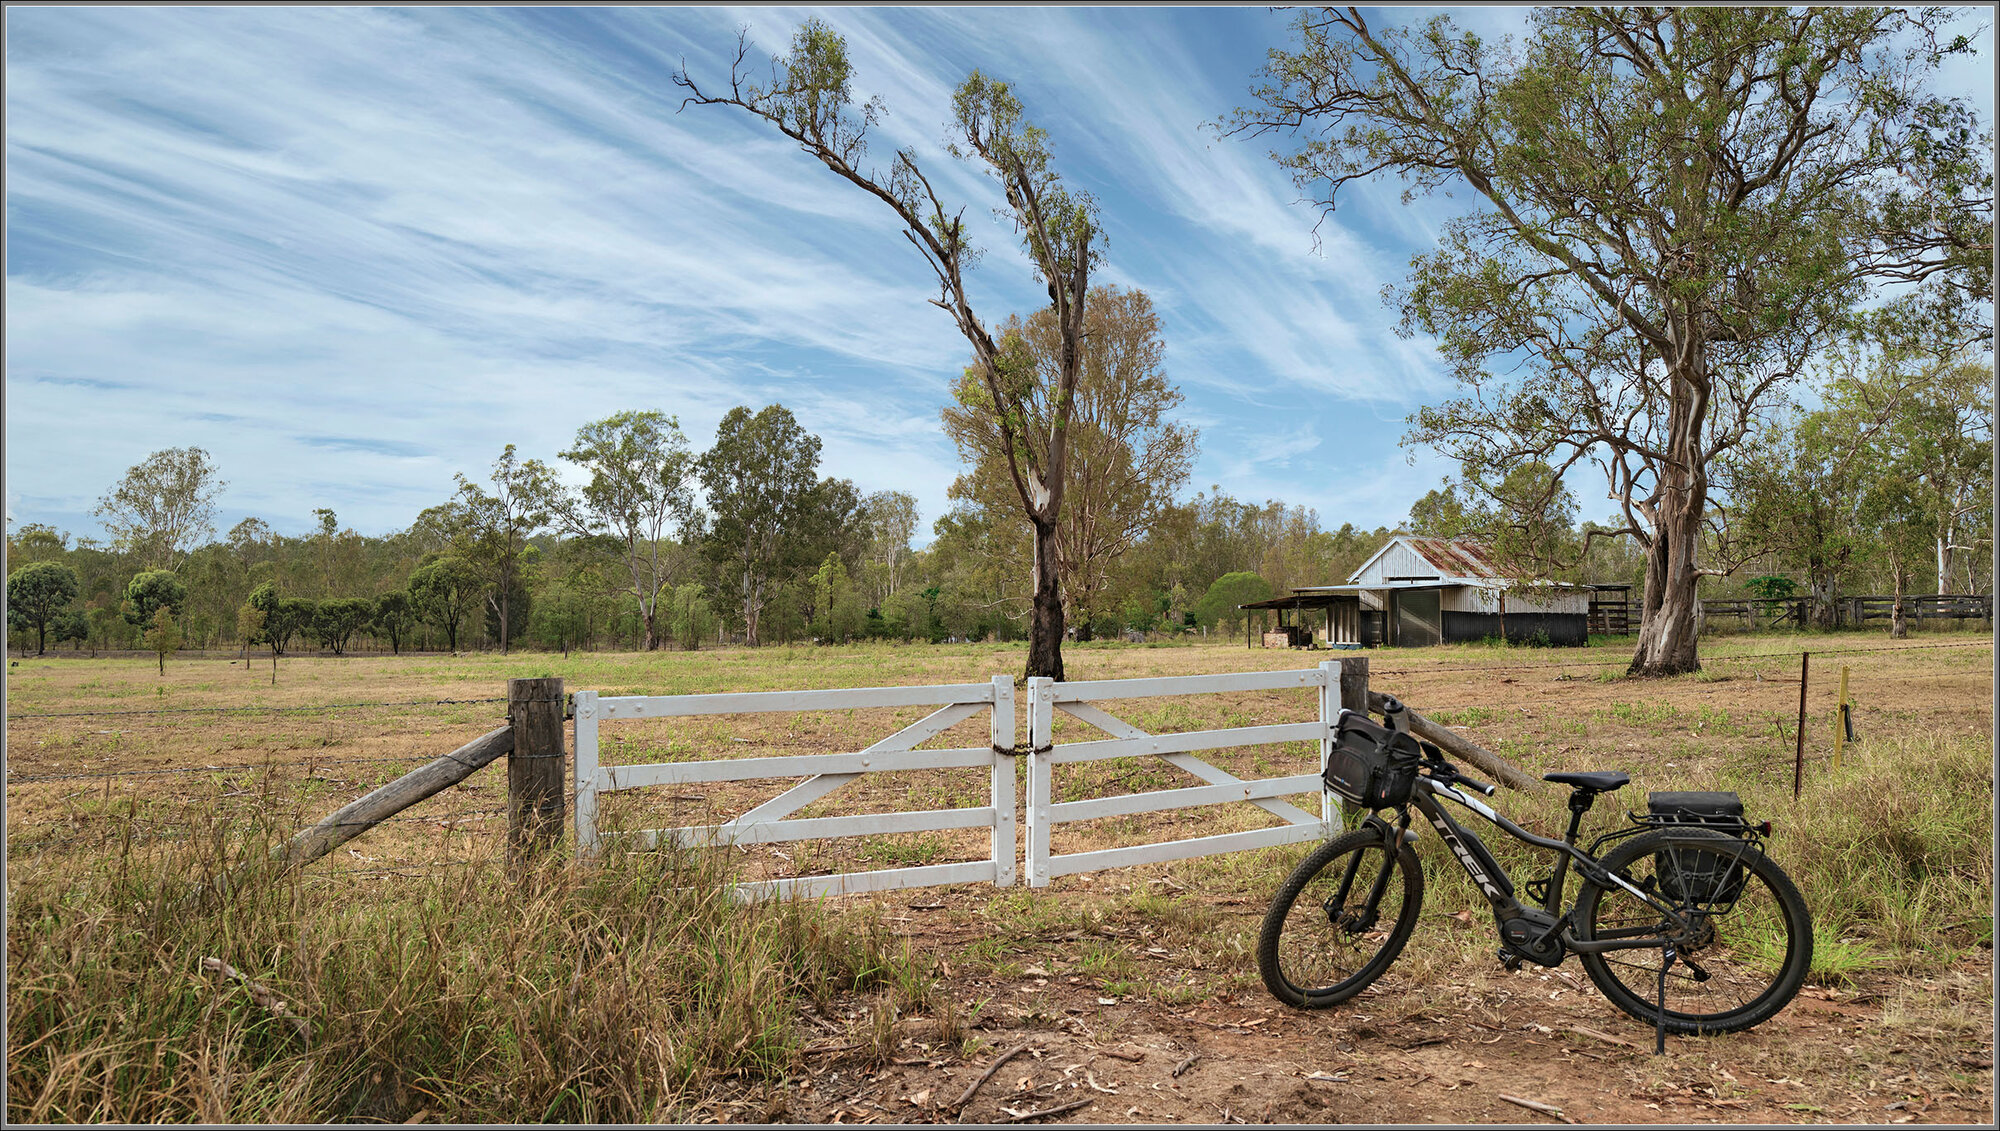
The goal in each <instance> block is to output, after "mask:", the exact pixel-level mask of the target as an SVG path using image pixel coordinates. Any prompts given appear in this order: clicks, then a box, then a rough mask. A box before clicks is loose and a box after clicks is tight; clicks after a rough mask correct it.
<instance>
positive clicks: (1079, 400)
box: [941, 286, 1196, 640]
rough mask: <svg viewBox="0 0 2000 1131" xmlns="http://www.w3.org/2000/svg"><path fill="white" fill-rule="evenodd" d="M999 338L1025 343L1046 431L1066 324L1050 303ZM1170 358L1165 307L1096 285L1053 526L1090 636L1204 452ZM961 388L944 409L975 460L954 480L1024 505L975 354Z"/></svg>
mask: <svg viewBox="0 0 2000 1131" xmlns="http://www.w3.org/2000/svg"><path fill="white" fill-rule="evenodd" d="M1001 336H1002V340H1003V341H1007V342H1010V343H1018V345H1017V349H1016V350H1015V351H1014V355H1013V356H1014V359H1015V361H1016V363H1017V364H1018V365H1019V366H1021V367H1023V368H1024V369H1025V370H1027V371H1028V372H1029V373H1031V374H1032V376H1031V378H1030V380H1029V381H1028V382H1027V386H1028V388H1029V389H1030V390H1031V392H1030V395H1028V396H1027V397H1026V398H1024V400H1023V404H1022V411H1023V412H1025V414H1026V415H1025V418H1024V420H1023V424H1024V425H1025V428H1024V430H1026V431H1030V432H1038V433H1039V432H1045V431H1047V430H1048V429H1049V428H1050V427H1051V421H1050V415H1051V412H1052V410H1053V408H1054V406H1053V405H1052V404H1050V403H1049V401H1048V400H1047V399H1046V398H1045V396H1044V395H1042V394H1044V393H1046V392H1047V391H1048V390H1051V389H1054V388H1056V387H1057V386H1058V385H1059V384H1060V383H1061V363H1062V333H1061V327H1060V326H1058V325H1057V324H1056V320H1055V317H1054V315H1053V314H1052V312H1050V311H1049V310H1046V309H1044V310H1037V311H1035V312H1033V313H1032V314H1030V315H1029V316H1028V317H1027V318H1026V319H1022V318H1019V317H1012V318H1009V319H1008V320H1007V321H1006V322H1004V323H1002V325H1001ZM1165 357H1166V344H1165V342H1163V341H1162V340H1161V337H1160V319H1159V315H1158V314H1156V313H1155V312H1154V309H1153V303H1152V299H1151V298H1149V297H1148V296H1147V295H1146V292H1144V291H1142V290H1123V289H1120V288H1117V287H1102V286H1100V287H1094V288H1092V289H1091V291H1090V294H1089V295H1088V297H1087V299H1086V301H1085V303H1084V333H1083V359H1082V361H1083V364H1082V372H1081V374H1080V376H1079V377H1078V379H1077V381H1076V384H1075V395H1074V398H1073V400H1072V408H1071V413H1070V420H1069V423H1068V425H1067V426H1066V427H1065V433H1066V435H1067V438H1068V439H1067V444H1068V459H1067V460H1066V462H1065V464H1064V482H1063V484H1062V488H1063V499H1064V503H1063V512H1062V515H1061V517H1060V519H1059V520H1058V521H1057V523H1056V530H1055V547H1056V564H1057V567H1058V569H1059V571H1060V575H1061V577H1062V595H1063V601H1064V610H1065V612H1064V616H1065V619H1067V620H1073V621H1074V622H1075V624H1076V630H1077V638H1078V639H1080V640H1082V639H1088V633H1089V626H1090V624H1091V621H1092V620H1093V619H1095V618H1097V617H1098V616H1101V615H1102V614H1105V613H1108V612H1109V611H1110V601H1109V600H1108V594H1109V592H1110V590H1111V586H1112V582H1113V580H1114V572H1115V567H1116V566H1117V565H1118V564H1119V563H1120V562H1121V561H1123V559H1124V558H1125V556H1126V555H1127V554H1128V553H1130V552H1131V550H1132V548H1133V546H1134V545H1135V544H1136V543H1137V542H1138V540H1139V539H1140V537H1141V536H1142V535H1144V534H1145V532H1146V531H1147V530H1148V529H1150V528H1151V527H1152V525H1153V522H1154V521H1155V520H1156V519H1157V518H1158V517H1159V516H1160V513H1161V511H1162V510H1163V509H1165V508H1166V507H1167V506H1168V505H1170V504H1171V503H1172V502H1173V497H1174V493H1175V492H1176V491H1178V490H1179V489H1180V488H1181V487H1182V486H1183V485H1184V484H1186V483H1187V479H1188V471H1189V469H1190V467H1191V466H1192V465H1193V462H1194V456H1195V450H1196V444H1195V439H1196V431H1195V429H1194V428H1193V426H1191V425H1188V424H1185V423H1183V422H1181V421H1178V420H1175V419H1174V418H1173V412H1174V410H1175V409H1176V408H1179V407H1180V404H1181V401H1182V399H1183V398H1182V396H1181V392H1180V390H1179V388H1177V387H1176V386H1175V385H1174V383H1173V381H1172V379H1171V378H1169V377H1168V376H1167V372H1166V364H1165ZM952 396H953V401H954V403H953V404H950V405H947V406H946V407H945V408H944V410H943V413H942V414H941V415H942V417H943V420H944V430H945V435H947V436H949V437H951V439H952V442H953V443H954V444H956V445H957V447H958V451H959V456H960V458H962V459H964V460H965V461H966V462H967V463H969V464H971V465H972V469H971V471H969V472H968V473H967V474H965V475H964V476H961V477H960V478H959V480H958V481H957V482H956V483H954V484H953V485H952V488H951V495H952V497H953V498H960V499H965V500H967V501H969V502H972V503H974V504H976V505H978V506H981V507H983V508H986V509H987V510H988V511H990V512H991V513H992V514H993V515H994V517H995V519H996V520H998V521H1005V519H1006V514H1007V512H1008V511H1010V510H1011V511H1018V510H1019V507H1018V504H1017V503H1016V502H1015V498H1014V490H1013V477H1012V475H1011V474H1010V473H1009V470H1008V466H1007V461H1006V455H1005V444H1006V443H1007V441H1006V438H1005V436H1004V435H1003V434H1002V429H1001V425H1000V417H999V416H998V414H996V413H995V411H994V408H993V403H992V399H991V397H990V395H989V393H988V390H987V386H986V381H985V380H984V378H983V377H982V376H981V373H980V370H979V366H978V364H977V362H976V361H975V363H974V364H973V365H972V366H971V367H969V368H967V369H966V371H965V373H964V374H963V376H962V377H961V378H960V379H959V381H958V383H957V385H956V386H954V388H953V390H952ZM1010 504H1013V505H1010Z"/></svg>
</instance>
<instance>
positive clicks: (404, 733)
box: [5, 639, 1993, 874]
mask: <svg viewBox="0 0 2000 1131" xmlns="http://www.w3.org/2000/svg"><path fill="white" fill-rule="evenodd" d="M1815 643H1819V642H1818V641H1815ZM1992 647H1993V642H1992V641H1991V640H1990V639H1989V640H1974V641H1938V642H1922V643H1917V642H1912V643H1905V644H1900V645H1887V646H1868V647H1838V646H1832V644H1831V642H1829V646H1827V647H1823V648H1818V649H1799V650H1765V651H1754V652H1725V651H1714V650H1712V651H1711V652H1710V653H1709V655H1707V656H1705V657H1704V664H1705V666H1706V667H1708V668H1711V669H1715V668H1725V669H1726V668H1728V667H1734V666H1739V665H1742V664H1745V663H1773V662H1775V663H1777V664H1781V665H1784V666H1786V667H1789V666H1790V665H1791V664H1792V663H1795V662H1797V661H1798V660H1799V659H1800V657H1801V654H1802V653H1804V652H1808V651H1810V652H1811V655H1812V656H1813V657H1814V659H1815V660H1816V661H1818V662H1820V663H1821V664H1825V663H1828V662H1832V663H1838V662H1840V661H1841V660H1842V659H1844V658H1846V657H1849V656H1861V655H1876V654H1884V653H1909V652H1926V651H1937V650H1948V649H1949V650H1963V649H1975V648H1977V649H1985V650H1988V651H1990V650H1991V649H1992ZM1384 658H1386V657H1384ZM1399 659H1401V657H1399ZM1626 666H1628V662H1627V661H1624V660H1616V661H1594V660H1570V659H1566V658H1562V657H1560V656H1546V657H1545V656H1537V657H1536V658H1535V659H1534V660H1532V661H1523V662H1512V663H1494V664H1444V665H1438V666H1423V665H1405V666H1397V667H1382V668H1378V669H1375V671H1374V672H1373V673H1372V674H1373V675H1374V676H1375V677H1377V678H1404V679H1417V680H1421V679H1424V678H1427V677H1430V676H1439V675H1464V674H1480V673H1501V672H1516V673H1519V672H1540V673H1553V674H1554V675H1555V677H1556V678H1558V679H1561V678H1563V677H1564V676H1565V675H1566V674H1567V673H1568V672H1569V671H1571V670H1575V669H1585V670H1603V669H1613V668H1623V667H1626ZM1877 678H1878V677H1876V676H1874V675H1872V674H1870V673H1868V672H1866V670H1865V669H1863V672H1862V673H1861V676H1860V678H1858V679H1856V680H1854V681H1853V685H1852V688H1851V690H1852V693H1853V694H1854V695H1855V696H1856V697H1857V698H1863V699H1865V698H1866V696H1867V693H1868V689H1869V686H1870V684H1871V683H1872V682H1874V681H1875V680H1876V679H1877ZM1896 678H1905V679H1906V678H1907V677H1896ZM1717 682H1718V683H1725V684H1736V685H1739V686H1737V687H1736V688H1734V690H1736V691H1737V692H1738V695H1737V698H1738V700H1739V701H1738V702H1736V703H1733V704H1730V705H1729V709H1730V710H1731V711H1733V712H1735V713H1737V714H1739V715H1741V714H1743V713H1744V712H1749V717H1748V718H1741V719H1738V720H1736V721H1733V722H1732V723H1731V724H1729V725H1734V726H1738V727H1752V728H1762V727H1766V726H1768V727H1770V728H1772V732H1773V742H1772V749H1771V751H1770V753H1769V754H1754V753H1738V754H1736V755H1734V756H1732V757H1731V758H1730V759H1729V762H1728V764H1729V766H1730V768H1731V769H1733V770H1735V771H1738V772H1752V773H1765V772H1770V773H1776V772H1790V773H1798V772H1800V771H1801V770H1802V769H1803V768H1805V767H1811V768H1813V769H1814V770H1815V771H1817V770H1818V769H1819V768H1820V767H1824V766H1826V765H1827V764H1829V763H1830V762H1832V761H1833V759H1834V752H1833V751H1832V750H1830V749H1826V748H1824V745H1823V744H1822V743H1819V742H1817V741H1816V742H1815V743H1814V744H1813V747H1812V748H1811V749H1809V750H1806V751H1805V752H1804V753H1803V755H1802V756H1801V754H1800V753H1799V752H1798V750H1797V745H1796V744H1797V741H1798V739H1797V714H1796V699H1795V698H1793V696H1795V693H1793V692H1791V691H1790V690H1789V689H1790V688H1796V687H1798V686H1799V684H1800V680H1799V679H1797V678H1793V677H1786V676H1769V675H1763V674H1761V673H1760V674H1759V675H1758V676H1757V678H1756V681H1755V685H1754V686H1755V687H1756V688H1757V689H1765V688H1768V689H1771V690H1785V691H1786V694H1787V696H1788V698H1787V700H1786V701H1784V702H1781V703H1774V704H1772V705H1770V706H1768V707H1764V706H1761V705H1756V704H1752V703H1750V702H1747V701H1743V700H1744V699H1745V697H1744V696H1743V695H1742V694H1741V692H1742V691H1743V690H1745V688H1744V687H1743V686H1741V685H1743V684H1745V683H1747V682H1748V681H1745V680H1744V679H1743V678H1742V677H1740V676H1736V677H1729V678H1727V679H1725V680H1721V681H1717ZM1812 686H1814V687H1824V686H1826V685H1825V684H1821V683H1820V682H1819V681H1818V680H1814V681H1812ZM506 703H507V699H506V697H505V696H497V697H474V698H445V697H441V698H427V699H401V700H369V701H344V702H337V703H318V704H306V705H298V706H260V705H251V706H225V707H174V708H148V709H125V708H120V709H108V710H81V711H38V712H23V713H20V714H10V715H8V716H7V717H6V721H7V724H8V727H9V744H10V746H11V747H13V749H14V750H16V751H22V750H27V749H38V746H30V745H29V743H38V744H39V745H47V744H48V743H50V742H58V743H61V744H62V745H63V746H65V747H67V748H68V749H69V750H77V749H79V748H84V749H93V752H94V753H95V754H97V756H98V757H100V758H103V759H105V761H103V762H100V764H98V765H89V761H90V759H89V758H85V757H81V756H79V757H78V758H77V761H79V762H81V763H83V765H84V766H87V767H88V768H81V767H80V768H76V769H71V768H68V767H67V766H61V764H60V760H54V761H52V762H51V765H52V767H60V768H51V769H48V770H41V769H37V768H30V769H27V770H25V771H19V770H17V768H16V766H15V765H14V763H15V762H16V761H17V760H20V759H19V758H18V757H10V758H9V759H8V760H7V761H8V764H7V765H6V767H5V782H6V785H7V787H8V800H9V805H8V809H9V821H8V833H7V852H8V856H9V859H10V861H12V862H16V863H18V862H21V861H23V860H24V859H28V858H31V857H33V856H35V855H38V854H40V853H43V852H52V851H59V850H68V849H74V848H76V847H77V846H80V845H91V846H98V847H107V846H111V845H115V844H118V843H120V842H121V841H127V840H138V841H146V842H165V843H186V842H188V841H189V840H191V839H193V838H194V837H195V836H196V835H197V833H196V829H197V827H198V825H199V823H200V822H199V820H198V819H196V817H195V816H194V814H197V813H205V814H206V815H207V816H208V817H209V818H211V819H212V818H213V817H214V816H215V815H216V813H217V811H218V810H225V809H226V810H229V811H231V812H233V813H234V814H235V815H236V816H239V817H245V818H247V819H249V820H250V821H252V822H261V823H262V825H263V827H264V829H265V830H266V832H267V833H268V834H269V835H274V836H276V837H278V838H280V839H282V838H284V837H288V836H290V835H292V834H294V833H296V832H298V831H301V830H303V829H305V828H307V827H309V826H311V825H314V824H316V823H318V822H317V820H316V819H315V814H318V813H324V812H326V811H328V810H330V809H333V808H336V807H338V805H339V804H344V803H345V801H349V800H353V799H354V798H355V797H358V796H360V795H361V794H363V793H366V792H367V791H368V790H369V789H372V788H374V786H376V785H379V784H383V783H385V782H386V781H387V780H391V779H393V778H394V777H396V776H399V774H400V771H399V772H398V773H397V774H386V775H372V776H371V775H369V774H365V773H363V774H352V773H345V772H342V773H328V772H327V771H330V770H342V771H345V770H349V769H352V768H357V767H377V768H380V767H414V766H415V765H417V764H421V763H425V762H429V761H432V760H434V759H436V758H437V757H438V756H439V755H440V754H442V753H443V751H444V749H446V741H448V740H447V739H445V738H443V737H441V733H442V732H445V731H447V730H448V729H449V728H450V727H456V726H459V725H463V726H465V727H467V728H468V729H469V728H470V727H473V726H476V725H478V724H479V722H481V721H482V720H480V719H478V718H466V717H464V716H463V713H461V715H460V717H458V718H455V719H453V720H452V721H451V722H450V723H449V724H442V723H440V722H439V721H438V720H436V719H434V718H433V719H426V720H425V723H426V725H425V726H423V727H422V728H412V727H411V726H409V725H408V724H407V723H405V722H401V721H398V722H396V723H394V724H391V723H389V722H388V721H384V722H383V723H381V724H378V725H375V726H368V725H366V724H360V725H357V722H358V720H357V718H356V715H357V713H359V714H360V715H362V716H364V717H365V716H367V715H369V714H372V713H374V712H378V711H388V710H418V709H426V708H428V709H435V708H483V707H491V706H496V705H498V706H501V707H503V710H502V711H501V712H498V713H495V714H494V715H493V716H492V718H491V719H490V720H485V721H489V722H490V721H497V720H498V719H501V718H504V705H505V704H506ZM1481 709H1487V710H1490V709H1493V708H1491V707H1490V706H1485V705H1479V704H1470V705H1466V706H1461V707H1453V706H1450V705H1446V704H1430V705H1427V710H1428V711H1429V712H1430V713H1432V714H1435V715H1440V716H1444V717H1446V718H1449V717H1450V716H1451V715H1452V714H1454V713H1457V712H1466V711H1476V710H1481ZM1677 710H1678V709H1677ZM252 718H283V719H299V720H309V721H311V722H312V723H315V724H318V725H320V726H321V727H322V729H321V730H320V731H319V733H317V734H305V735H300V734H293V735H288V736H285V737H284V738H283V739H282V741H283V742H284V745H282V746H273V747H270V748H268V749H267V750H266V753H265V755H264V757H263V758H261V759H259V760H257V761H240V760H238V761H217V762H197V763H195V764H190V765H166V766H162V765H157V764H154V765H119V764H117V761H116V756H117V754H118V753H119V751H117V750H115V749H113V750H105V749H102V744H99V747H97V748H91V747H88V746H87V743H88V741H89V740H90V739H94V738H100V737H105V736H109V737H110V738H112V739H114V740H117V739H122V738H123V737H124V736H126V735H129V734H132V733H133V732H135V731H144V730H148V729H151V728H153V727H156V726H157V727H161V728H179V727H182V726H184V725H187V724H195V725H197V726H199V725H202V724H204V723H222V722H225V721H227V720H234V719H252ZM84 720H118V722H119V724H120V726H121V727H122V728H123V729H120V730H116V731H92V732H91V733H89V734H79V733H76V732H75V730H74V724H75V723H76V722H79V721H84ZM1812 722H1813V721H1812V720H1811V719H1808V720H1807V724H1808V726H1812ZM66 726H67V727H70V728H71V729H70V730H69V732H68V733H66V734H65V733H61V731H62V728H64V727H66ZM1700 729H1701V728H1700V727H1697V729H1696V736H1697V737H1698V736H1699V731H1700ZM232 741H233V737H232ZM385 743H388V744H394V745H397V746H400V747H402V749H401V750H400V751H398V752H395V753H382V754H374V755H369V756H352V755H347V754H342V755H340V756H335V757H320V756H317V755H316V754H315V753H313V752H312V750H311V749H310V748H311V747H312V746H315V745H317V746H323V747H331V748H342V747H349V748H351V747H355V746H362V747H365V746H367V745H370V744H373V745H381V744H385ZM793 744H794V743H790V742H786V741H782V740H772V739H766V740H760V742H759V746H762V747H783V746H787V745H793ZM797 744H800V745H809V744H810V740H805V741H802V742H799V743H797ZM114 745H116V743H115V742H114ZM189 745H198V743H190V744H189ZM36 760H37V761H39V759H36ZM498 777H499V775H491V776H489V777H488V778H487V779H486V780H484V781H483V782H473V783H470V784H469V787H468V788H469V790H470V792H471V793H472V794H474V795H477V794H479V793H481V792H498V793H501V794H502V795H503V796H504V792H505V785H504V783H503V782H501V781H498V780H496V779H497V778H498ZM197 779H198V780H200V781H201V782H202V785H203V786H204V787H205V791H204V792H201V793H199V794H197V793H195V792H194V791H191V790H189V789H187V788H185V787H182V786H179V785H178V783H180V782H184V781H189V780H197ZM83 782H90V783H93V785H92V787H91V788H87V789H76V790H73V791H71V792H68V793H63V792H61V787H62V785H63V784H64V783H83ZM100 787H101V788H100ZM119 787H123V788H119ZM93 796H94V797H95V798H96V799H97V800H96V802H95V803H94V804H91V805H87V806H86V805H81V804H76V803H77V802H80V801H82V800H83V799H85V798H88V797H93ZM445 796H446V795H439V797H436V798H432V799H430V800H428V801H425V802H421V803H419V805H418V806H416V807H414V808H413V811H412V812H410V813H408V814H405V815H400V816H396V817H391V818H388V819H387V820H384V821H380V822H371V823H379V824H384V825H391V826H403V827H411V828H415V827H420V826H421V827H430V828H435V829H438V830H439V831H440V832H441V833H442V834H445V835H450V834H455V833H467V834H474V835H479V836H485V835H488V834H490V833H492V832H493V831H494V830H495V829H497V828H499V827H503V825H504V823H503V822H501V821H499V820H498V819H499V818H503V817H505V816H506V814H507V809H506V807H505V805H504V803H503V804H501V805H498V806H495V805H490V804H488V805H478V804H475V806H474V807H465V802H466V801H467V800H468V797H467V796H465V795H464V794H463V793H458V794H456V796H457V802H458V805H459V807H458V808H450V807H448V806H447V804H446V802H445V800H444V798H445ZM675 800H676V801H694V800H696V799H695V798H691V797H690V798H676V799H675ZM231 801H237V802H244V801H250V802H257V803H258V806H257V807H253V806H251V805H248V804H240V803H239V804H237V805H235V806H229V805H225V804H223V803H226V802H231ZM121 802H122V803H123V805H122V809H123V812H122V814H121V813H120V812H119V809H120V808H121V805H120V804H119V803H121ZM174 807H179V808H180V809H181V810H182V811H183V812H184V813H185V814H188V817H187V819H185V820H161V819H159V818H158V817H157V816H155V815H154V813H155V812H156V811H158V810H161V809H171V808H174ZM280 818H283V820H280ZM287 822H289V823H288V824H287ZM340 855H342V856H348V857H349V858H350V859H357V858H358V859H360V860H362V861H364V862H366V861H371V860H372V857H371V856H370V855H369V854H368V853H363V852H360V851H359V850H358V849H350V850H349V852H348V853H342V854H340ZM468 863H469V861H465V860H426V861H424V862H422V863H399V864H398V865H397V866H396V867H390V868H380V869H347V871H349V872H352V873H353V874H363V873H364V872H375V873H381V874H394V873H413V872H421V871H423V870H425V869H428V868H433V867H462V866H465V865H466V864H468Z"/></svg>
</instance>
